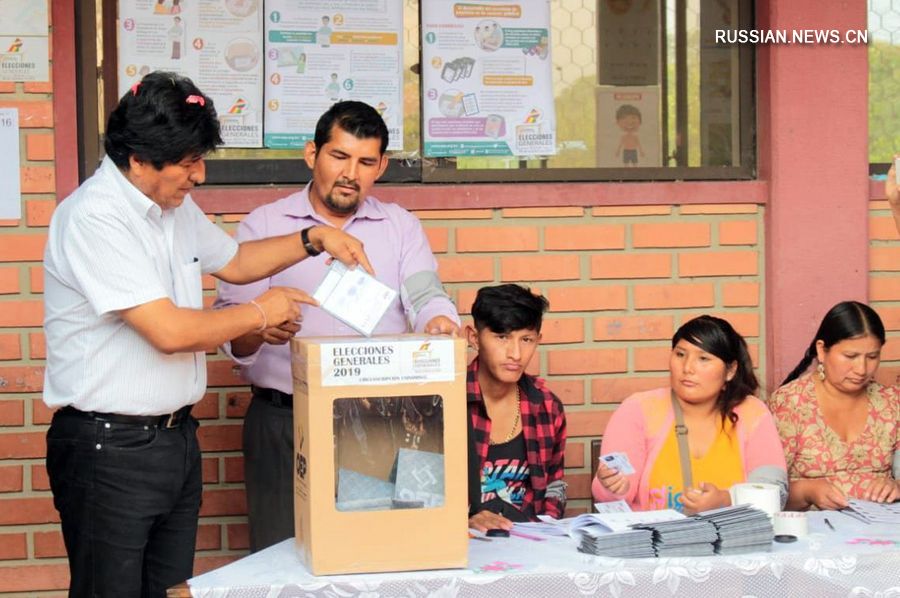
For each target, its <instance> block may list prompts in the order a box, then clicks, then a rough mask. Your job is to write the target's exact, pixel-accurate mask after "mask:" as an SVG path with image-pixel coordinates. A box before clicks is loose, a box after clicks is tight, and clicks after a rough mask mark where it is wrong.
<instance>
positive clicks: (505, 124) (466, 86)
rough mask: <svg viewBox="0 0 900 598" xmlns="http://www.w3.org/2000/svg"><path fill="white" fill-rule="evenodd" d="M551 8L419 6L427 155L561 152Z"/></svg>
mask: <svg viewBox="0 0 900 598" xmlns="http://www.w3.org/2000/svg"><path fill="white" fill-rule="evenodd" d="M551 68H552V65H551V60H550V2H549V0H528V1H527V2H526V1H524V0H522V1H520V2H504V3H502V4H500V3H498V2H492V1H484V0H482V1H467V2H455V1H453V0H429V1H428V2H423V3H422V88H423V97H422V116H423V119H422V120H423V131H422V133H423V139H424V151H425V155H426V156H429V157H439V156H548V155H553V154H555V153H556V113H555V110H554V104H553V86H552V71H551Z"/></svg>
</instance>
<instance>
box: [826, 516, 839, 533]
mask: <svg viewBox="0 0 900 598" xmlns="http://www.w3.org/2000/svg"><path fill="white" fill-rule="evenodd" d="M825 525H827V526H828V529H830V530H831V531H833V532H836V531H837V530H836V529H834V526H833V525H831V522H830V521H828V517H826V518H825Z"/></svg>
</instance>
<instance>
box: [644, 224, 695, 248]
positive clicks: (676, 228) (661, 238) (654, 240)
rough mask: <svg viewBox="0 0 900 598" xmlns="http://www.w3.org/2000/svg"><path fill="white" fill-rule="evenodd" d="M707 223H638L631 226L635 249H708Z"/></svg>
mask: <svg viewBox="0 0 900 598" xmlns="http://www.w3.org/2000/svg"><path fill="white" fill-rule="evenodd" d="M709 241H710V234H709V224H708V223H706V222H636V223H634V224H632V225H631V245H632V246H633V247H708V246H709Z"/></svg>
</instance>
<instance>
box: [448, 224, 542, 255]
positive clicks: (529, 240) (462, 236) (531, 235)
mask: <svg viewBox="0 0 900 598" xmlns="http://www.w3.org/2000/svg"><path fill="white" fill-rule="evenodd" d="M537 249H538V229H537V228H535V227H533V226H502V227H498V226H476V227H465V228H458V229H456V251H457V252H460V253H462V252H471V251H537Z"/></svg>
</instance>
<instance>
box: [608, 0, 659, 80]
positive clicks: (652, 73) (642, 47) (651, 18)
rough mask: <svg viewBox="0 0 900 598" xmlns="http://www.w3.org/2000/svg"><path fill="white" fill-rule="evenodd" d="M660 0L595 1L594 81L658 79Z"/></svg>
mask: <svg viewBox="0 0 900 598" xmlns="http://www.w3.org/2000/svg"><path fill="white" fill-rule="evenodd" d="M659 5H660V0H599V1H598V2H597V83H599V84H600V85H656V84H658V83H659V43H660V28H659V20H660V19H659Z"/></svg>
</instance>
